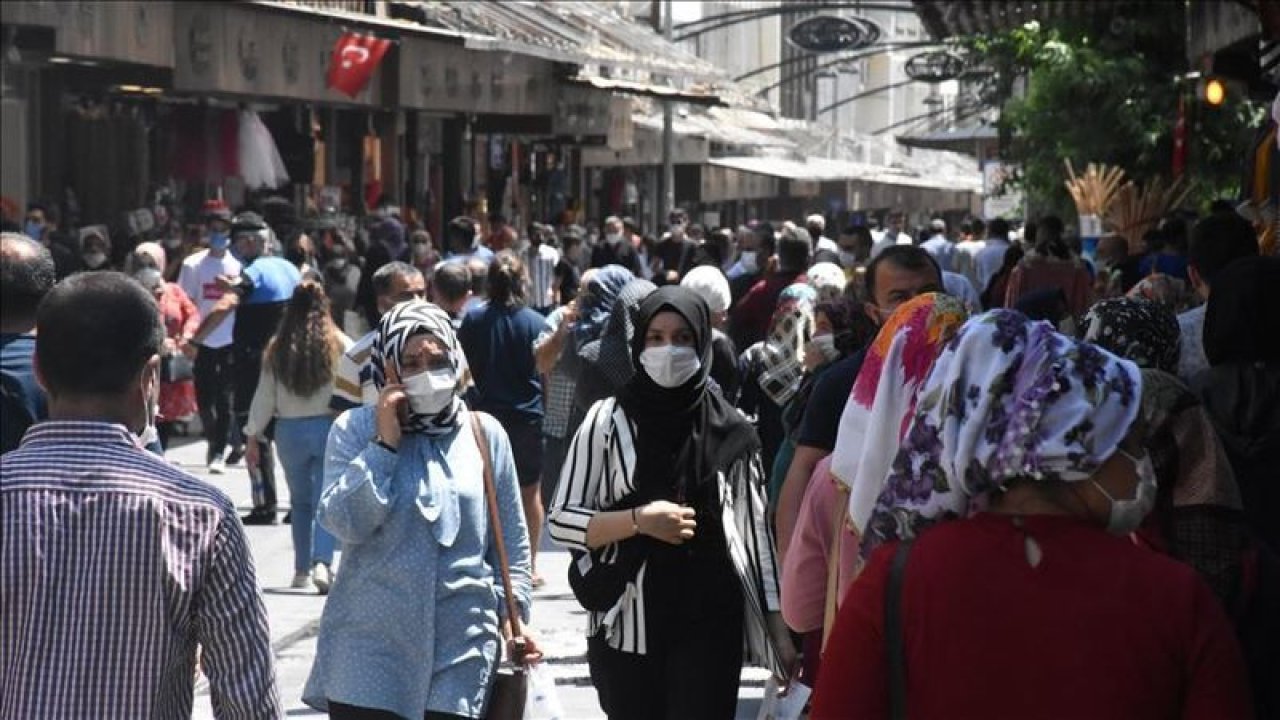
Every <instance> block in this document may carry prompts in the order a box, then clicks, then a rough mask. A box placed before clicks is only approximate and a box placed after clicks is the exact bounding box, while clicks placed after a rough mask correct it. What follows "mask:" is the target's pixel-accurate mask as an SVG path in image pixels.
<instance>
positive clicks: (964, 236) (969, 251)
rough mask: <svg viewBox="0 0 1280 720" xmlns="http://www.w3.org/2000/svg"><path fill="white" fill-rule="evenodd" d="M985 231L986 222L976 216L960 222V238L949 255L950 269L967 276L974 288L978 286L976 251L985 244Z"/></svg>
mask: <svg viewBox="0 0 1280 720" xmlns="http://www.w3.org/2000/svg"><path fill="white" fill-rule="evenodd" d="M986 232H987V224H986V223H984V222H982V221H981V220H979V219H977V218H974V219H973V220H967V221H965V222H964V223H961V225H960V237H961V240H960V242H958V243H956V251H955V253H954V254H953V255H952V256H951V269H952V270H953V271H954V272H958V273H960V274H961V275H963V276H965V277H966V278H968V279H969V282H970V283H972V284H973V287H974V289H977V287H978V266H977V264H976V262H975V260H977V257H978V253H980V252H982V249H983V248H985V247H986V246H987V241H986ZM984 289H985V288H984ZM978 292H981V290H979V291H978Z"/></svg>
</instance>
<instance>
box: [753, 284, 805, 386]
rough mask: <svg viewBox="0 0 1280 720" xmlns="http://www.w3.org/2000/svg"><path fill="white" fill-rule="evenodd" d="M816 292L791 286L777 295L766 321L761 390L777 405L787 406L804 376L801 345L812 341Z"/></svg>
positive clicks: (802, 287)
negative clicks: (770, 316) (768, 320)
mask: <svg viewBox="0 0 1280 720" xmlns="http://www.w3.org/2000/svg"><path fill="white" fill-rule="evenodd" d="M817 300H818V293H817V291H816V290H814V289H813V287H812V286H809V285H805V284H803V283H794V284H791V285H788V286H787V287H786V288H785V289H783V291H782V294H780V295H779V296H778V305H777V309H776V310H774V312H773V319H772V320H770V322H769V337H768V339H766V340H765V341H764V345H763V346H762V347H761V348H760V357H761V364H762V365H763V367H764V370H763V371H762V372H761V373H760V389H761V390H763V391H764V394H765V395H768V396H769V399H770V400H772V401H773V402H774V403H776V404H777V405H778V406H783V405H786V404H787V402H788V401H790V400H791V398H792V397H794V396H795V394H796V391H797V390H799V389H800V380H801V378H802V377H803V376H804V346H805V343H807V342H809V341H810V340H811V339H813V306H814V303H816V302H817Z"/></svg>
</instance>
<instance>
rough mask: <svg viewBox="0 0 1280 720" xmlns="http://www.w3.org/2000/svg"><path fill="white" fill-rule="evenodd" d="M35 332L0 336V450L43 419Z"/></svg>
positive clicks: (11, 446) (12, 445) (8, 447)
mask: <svg viewBox="0 0 1280 720" xmlns="http://www.w3.org/2000/svg"><path fill="white" fill-rule="evenodd" d="M35 352H36V336H35V335H19V334H16V333H4V334H3V335H0V376H3V379H2V380H0V381H2V382H3V383H4V404H3V408H2V412H0V437H3V443H0V453H5V452H9V451H10V450H12V449H14V448H16V447H18V442H19V441H21V440H22V434H23V433H25V432H26V431H27V428H28V427H29V426H30V425H31V424H32V423H33V422H37V421H40V420H43V419H45V417H47V416H48V411H47V410H46V409H45V395H44V390H42V389H41V388H40V385H39V384H38V383H36V373H35V365H34V364H33V363H32V358H33V356H34V355H35Z"/></svg>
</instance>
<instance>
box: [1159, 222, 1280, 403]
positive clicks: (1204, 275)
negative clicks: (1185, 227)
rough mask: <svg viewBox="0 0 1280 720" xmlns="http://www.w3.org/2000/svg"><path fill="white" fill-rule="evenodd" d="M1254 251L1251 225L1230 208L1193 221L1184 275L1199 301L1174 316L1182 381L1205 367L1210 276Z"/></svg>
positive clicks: (1262, 309) (1254, 234) (1254, 241)
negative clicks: (1206, 318)
mask: <svg viewBox="0 0 1280 720" xmlns="http://www.w3.org/2000/svg"><path fill="white" fill-rule="evenodd" d="M1257 254H1258V234H1257V233H1256V232H1254V230H1253V225H1251V224H1250V223H1249V221H1248V220H1245V219H1244V218H1243V217H1241V216H1240V215H1239V214H1238V213H1236V212H1235V211H1234V210H1233V211H1230V212H1219V213H1213V214H1211V215H1209V216H1208V217H1206V218H1204V219H1203V220H1201V221H1200V222H1198V223H1196V224H1195V227H1194V228H1192V230H1191V247H1190V249H1189V252H1188V257H1187V274H1188V275H1189V276H1190V278H1191V287H1193V288H1195V291H1196V294H1197V295H1199V296H1200V299H1201V300H1203V301H1204V302H1202V303H1201V304H1200V305H1199V306H1198V307H1194V308H1192V309H1190V310H1188V311H1186V312H1184V313H1182V314H1180V315H1178V327H1180V328H1181V329H1182V352H1181V355H1180V357H1179V358H1178V377H1180V378H1182V379H1183V380H1184V381H1186V382H1191V380H1192V378H1194V377H1195V376H1196V375H1199V374H1200V373H1201V372H1203V371H1205V370H1208V369H1209V359H1208V358H1207V357H1205V354H1204V314H1205V310H1206V309H1207V308H1208V307H1209V290H1210V286H1211V285H1212V283H1213V278H1214V277H1215V276H1216V275H1217V274H1218V272H1219V271H1220V270H1222V269H1223V268H1225V267H1226V266H1228V265H1230V264H1231V263H1232V262H1234V261H1235V260H1239V259H1240V258H1243V257H1252V256H1254V255H1257ZM1276 310H1277V308H1258V311H1259V312H1276Z"/></svg>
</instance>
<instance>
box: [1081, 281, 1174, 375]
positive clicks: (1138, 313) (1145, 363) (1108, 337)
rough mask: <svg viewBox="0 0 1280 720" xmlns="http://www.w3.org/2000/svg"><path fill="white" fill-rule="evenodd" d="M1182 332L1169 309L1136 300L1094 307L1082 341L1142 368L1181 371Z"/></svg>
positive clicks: (1117, 300)
mask: <svg viewBox="0 0 1280 720" xmlns="http://www.w3.org/2000/svg"><path fill="white" fill-rule="evenodd" d="M1181 336H1182V330H1181V328H1179V327H1178V316H1176V315H1174V314H1173V310H1171V309H1169V307H1168V306H1167V305H1163V304H1161V303H1156V302H1152V301H1150V300H1142V299H1139V298H1132V297H1120V298H1112V299H1110V300H1102V301H1100V302H1096V303H1094V305H1093V307H1091V308H1089V312H1087V313H1085V316H1084V319H1083V320H1082V321H1081V323H1080V338H1081V339H1082V340H1087V341H1088V342H1091V343H1094V344H1095V345H1099V346H1101V347H1104V348H1106V349H1108V350H1110V351H1111V352H1113V353H1115V354H1117V355H1119V356H1120V357H1122V358H1127V359H1129V360H1132V361H1134V362H1135V363H1137V364H1138V367H1140V368H1155V369H1156V370H1164V371H1165V372H1169V373H1175V372H1177V371H1178V357H1179V343H1180V339H1181Z"/></svg>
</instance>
